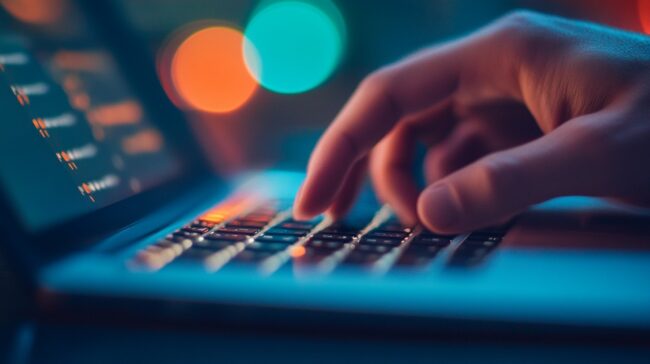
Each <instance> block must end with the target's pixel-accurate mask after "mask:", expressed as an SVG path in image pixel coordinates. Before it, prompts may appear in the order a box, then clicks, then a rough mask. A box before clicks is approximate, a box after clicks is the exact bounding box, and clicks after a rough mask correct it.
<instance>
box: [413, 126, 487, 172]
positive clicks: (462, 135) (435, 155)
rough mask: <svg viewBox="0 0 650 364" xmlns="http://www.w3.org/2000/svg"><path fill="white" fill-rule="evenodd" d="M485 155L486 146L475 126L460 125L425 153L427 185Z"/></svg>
mask: <svg viewBox="0 0 650 364" xmlns="http://www.w3.org/2000/svg"><path fill="white" fill-rule="evenodd" d="M487 153H488V148H487V145H486V144H485V141H484V140H483V136H482V135H481V134H480V130H479V129H478V128H477V127H476V125H475V124H470V123H462V124H460V125H459V126H457V127H456V129H455V130H454V131H453V132H452V133H451V134H450V135H449V136H448V137H447V138H446V139H445V140H444V141H442V142H441V143H440V144H438V145H435V146H434V147H432V148H431V149H429V151H427V154H426V157H425V159H424V175H425V177H426V180H427V182H428V183H434V182H435V181H437V180H439V179H441V178H443V177H445V176H447V175H448V174H450V173H452V172H455V171H456V170H458V169H461V168H462V167H465V166H466V165H468V164H470V163H472V162H474V161H476V160H477V159H479V158H481V157H483V156H484V155H486V154H487Z"/></svg>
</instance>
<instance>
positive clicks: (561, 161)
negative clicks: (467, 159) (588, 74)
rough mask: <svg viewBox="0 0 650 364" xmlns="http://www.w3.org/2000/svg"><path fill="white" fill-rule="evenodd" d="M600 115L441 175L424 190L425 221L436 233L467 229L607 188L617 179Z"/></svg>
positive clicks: (420, 213) (421, 200)
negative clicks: (609, 170) (613, 177)
mask: <svg viewBox="0 0 650 364" xmlns="http://www.w3.org/2000/svg"><path fill="white" fill-rule="evenodd" d="M601 119H602V118H598V117H597V116H585V117H580V118H578V119H574V120H571V121H569V122H567V123H565V124H563V125H562V126H560V127H559V128H557V129H556V130H554V131H552V132H550V133H549V134H547V135H545V136H543V137H541V138H539V139H536V140H534V141H532V142H530V143H527V144H524V145H521V146H518V147H515V148H512V149H507V150H504V151H500V152H497V153H494V154H490V155H488V156H486V157H483V158H482V159H480V160H478V161H476V162H474V163H472V164H470V165H469V166H467V167H465V168H462V169H460V170H458V171H456V172H454V173H452V174H450V175H448V176H447V177H445V178H442V179H441V180H439V181H437V182H435V183H434V184H432V185H430V186H428V187H427V188H426V189H425V190H424V191H423V192H422V193H421V194H420V196H419V198H418V217H419V219H420V221H421V222H422V223H423V224H424V225H425V226H426V227H427V228H429V229H431V230H433V231H437V232H442V233H459V232H466V231H470V230H473V229H476V228H481V227H485V226H489V225H491V224H497V223H499V222H502V221H504V220H506V219H508V218H510V217H512V216H514V215H515V214H517V213H519V212H521V211H523V210H524V209H526V207H528V206H530V205H532V204H535V203H539V202H542V201H544V200H547V199H549V198H552V197H556V196H562V195H573V194H580V195H592V196H594V195H596V196H597V195H602V194H605V193H607V191H608V189H609V187H610V186H611V183H612V181H611V177H610V176H608V173H603V170H607V169H606V168H607V167H606V165H605V164H606V159H607V158H608V157H609V156H608V155H606V153H607V151H606V149H607V148H605V147H604V145H603V144H606V143H603V141H604V140H606V138H607V135H606V131H605V130H604V129H605V128H603V127H602V126H603V125H606V123H603V122H602V121H603V120H601ZM610 159H611V158H610Z"/></svg>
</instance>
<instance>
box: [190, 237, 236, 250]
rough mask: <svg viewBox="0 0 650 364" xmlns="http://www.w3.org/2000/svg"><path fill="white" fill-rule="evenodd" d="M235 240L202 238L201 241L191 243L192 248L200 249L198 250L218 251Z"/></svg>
mask: <svg viewBox="0 0 650 364" xmlns="http://www.w3.org/2000/svg"><path fill="white" fill-rule="evenodd" d="M236 242H237V241H236V240H209V239H206V240H203V241H198V242H195V243H194V245H192V249H197V250H198V249H200V250H210V251H218V250H221V249H224V248H227V247H229V246H231V245H233V244H235V243H236Z"/></svg>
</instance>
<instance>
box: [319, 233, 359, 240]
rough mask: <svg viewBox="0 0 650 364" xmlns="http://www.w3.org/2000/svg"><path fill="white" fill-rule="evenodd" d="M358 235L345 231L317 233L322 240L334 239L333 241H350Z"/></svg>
mask: <svg viewBox="0 0 650 364" xmlns="http://www.w3.org/2000/svg"><path fill="white" fill-rule="evenodd" d="M355 236H356V235H354V234H344V233H324V232H320V233H318V234H316V235H315V237H316V238H318V239H322V240H333V241H346V242H347V241H350V240H352V239H354V237H355Z"/></svg>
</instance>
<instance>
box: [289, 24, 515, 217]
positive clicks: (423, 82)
mask: <svg viewBox="0 0 650 364" xmlns="http://www.w3.org/2000/svg"><path fill="white" fill-rule="evenodd" d="M504 24H507V22H506V23H504V22H497V23H496V24H495V26H492V27H488V28H486V29H485V30H483V31H481V32H478V33H475V34H473V35H471V36H469V37H467V38H464V39H460V40H457V41H454V42H451V43H447V44H445V45H442V46H439V47H434V48H432V49H428V50H426V51H424V52H420V53H417V54H415V55H413V56H411V57H409V58H407V59H406V60H404V61H401V62H399V63H397V64H395V65H392V66H390V67H387V68H384V69H382V70H380V71H378V72H376V73H374V74H372V75H371V76H369V77H368V78H366V80H364V81H363V82H362V83H361V85H360V86H359V87H358V88H357V90H356V91H355V93H354V94H353V95H352V97H351V99H350V100H349V101H348V103H347V104H346V105H345V107H344V108H343V110H342V111H341V113H340V114H339V115H338V116H337V117H336V119H335V121H334V122H333V123H332V125H331V126H330V127H329V128H328V129H327V131H326V132H325V134H324V135H323V137H322V138H321V140H320V141H319V142H318V144H317V146H316V148H315V149H314V152H313V153H312V156H311V159H310V162H309V166H308V168H307V176H306V179H305V182H304V184H303V186H302V189H301V192H300V194H299V196H298V198H297V201H296V204H295V209H294V215H295V216H296V217H297V218H310V217H313V216H315V215H317V214H319V213H321V212H323V211H324V210H325V209H327V207H328V206H329V205H330V204H331V202H332V200H333V198H334V196H336V194H337V192H338V191H339V189H340V188H341V183H342V181H343V179H344V178H345V176H346V175H347V173H348V171H349V169H350V168H351V166H352V165H353V164H354V162H355V161H357V160H359V159H360V158H363V157H364V156H366V155H367V154H368V152H369V151H370V150H371V149H372V148H373V147H374V146H375V145H376V144H377V143H378V142H379V141H380V140H381V139H382V138H383V137H384V136H385V135H386V134H387V133H388V132H389V131H390V130H391V129H392V128H393V127H394V125H395V123H397V122H398V121H399V120H400V119H402V118H403V117H405V116H407V115H409V114H410V113H413V112H417V111H421V110H423V109H425V108H427V107H431V106H432V105H435V104H436V103H440V102H443V101H444V100H445V99H447V98H449V97H453V95H454V94H455V93H456V91H457V89H458V88H459V86H460V80H461V73H463V78H465V79H463V84H464V83H468V84H471V85H472V87H476V89H477V91H475V92H476V93H478V94H483V95H485V94H487V95H491V96H492V97H500V96H507V97H511V96H513V89H518V81H517V80H518V78H517V77H513V75H514V74H516V72H512V71H513V70H516V69H517V68H516V67H513V66H514V65H515V64H516V62H517V61H516V57H511V56H510V55H511V52H505V51H508V50H510V49H509V45H508V44H504V43H508V42H503V39H502V38H504V37H501V36H502V35H503V34H504V33H507V32H508V31H509V29H508V28H507V26H504ZM495 40H496V41H495ZM466 80H468V81H466ZM484 86H488V87H487V89H483V87H484ZM463 87H465V86H463ZM516 93H517V92H515V94H516ZM500 94H503V95H500ZM478 97H481V96H478Z"/></svg>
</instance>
